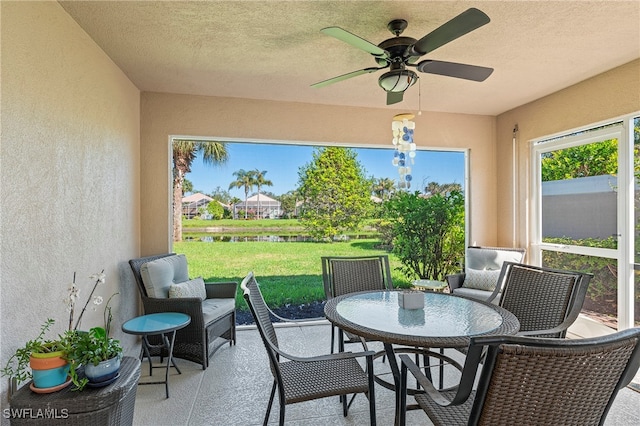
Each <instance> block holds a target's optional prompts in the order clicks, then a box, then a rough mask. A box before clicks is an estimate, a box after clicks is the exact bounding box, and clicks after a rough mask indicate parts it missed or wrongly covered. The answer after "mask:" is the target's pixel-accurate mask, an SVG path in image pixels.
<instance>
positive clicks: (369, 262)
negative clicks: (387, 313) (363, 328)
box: [321, 255, 393, 353]
mask: <svg viewBox="0 0 640 426" xmlns="http://www.w3.org/2000/svg"><path fill="white" fill-rule="evenodd" d="M321 261H322V281H323V284H324V294H325V296H326V298H327V300H330V299H332V298H334V297H336V296H342V295H343V294H348V293H355V292H358V291H367V290H392V289H393V282H392V281H391V270H390V268H389V256H387V255H380V256H359V257H338V256H324V257H322V258H321ZM336 330H338V333H337V334H338V352H343V351H344V344H345V343H363V345H364V347H365V350H366V349H367V347H366V344H365V343H364V341H363V340H362V339H361V338H360V337H358V336H356V335H353V334H351V333H347V332H345V331H343V330H341V329H339V328H338V327H336V326H331V353H334V347H335V340H336Z"/></svg>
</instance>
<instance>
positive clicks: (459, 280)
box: [445, 273, 465, 291]
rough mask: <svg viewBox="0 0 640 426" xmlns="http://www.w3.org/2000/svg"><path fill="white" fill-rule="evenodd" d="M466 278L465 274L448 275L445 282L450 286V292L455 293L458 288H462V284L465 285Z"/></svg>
mask: <svg viewBox="0 0 640 426" xmlns="http://www.w3.org/2000/svg"><path fill="white" fill-rule="evenodd" d="M464 277H465V274H464V273H460V274H452V275H447V276H446V277H445V280H446V281H447V285H448V286H449V291H453V290H455V289H456V288H460V287H462V284H463V283H464Z"/></svg>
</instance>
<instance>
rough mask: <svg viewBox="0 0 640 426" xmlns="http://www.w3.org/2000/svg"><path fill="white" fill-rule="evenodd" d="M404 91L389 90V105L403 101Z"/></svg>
mask: <svg viewBox="0 0 640 426" xmlns="http://www.w3.org/2000/svg"><path fill="white" fill-rule="evenodd" d="M403 97H404V92H387V105H393V104H397V103H398V102H402V98H403Z"/></svg>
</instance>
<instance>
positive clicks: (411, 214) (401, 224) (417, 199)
mask: <svg viewBox="0 0 640 426" xmlns="http://www.w3.org/2000/svg"><path fill="white" fill-rule="evenodd" d="M385 211H386V219H387V220H388V221H389V222H390V223H391V229H390V231H391V233H389V230H388V229H385V231H384V234H385V235H386V237H385V238H387V239H388V238H389V235H393V249H392V252H393V253H394V254H395V255H396V256H397V257H398V259H400V262H401V263H402V266H401V267H400V269H401V270H402V272H403V273H404V274H405V275H406V276H407V277H408V278H419V279H431V280H439V281H443V280H444V277H445V276H446V275H448V274H451V273H453V272H456V271H457V270H458V269H459V261H460V259H462V258H464V196H463V195H462V193H461V192H459V191H451V192H450V193H445V194H435V195H431V196H424V195H421V194H420V193H419V192H415V193H414V194H410V193H408V192H404V191H400V192H398V193H396V194H395V195H394V196H393V197H392V198H391V199H390V200H389V201H387V202H386V203H385ZM383 227H384V225H383Z"/></svg>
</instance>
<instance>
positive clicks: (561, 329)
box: [517, 318, 575, 337]
mask: <svg viewBox="0 0 640 426" xmlns="http://www.w3.org/2000/svg"><path fill="white" fill-rule="evenodd" d="M574 321H575V318H573V319H572V318H567V319H565V320H564V321H562V323H561V324H558V325H557V326H555V327H553V328H546V329H544V330H528V331H520V332H519V333H517V336H525V337H527V336H532V337H539V336H541V335H547V334H556V333H560V335H561V337H564V334H565V332H566V331H567V329H568V328H569V327H570V326H571V324H573V323H574Z"/></svg>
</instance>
